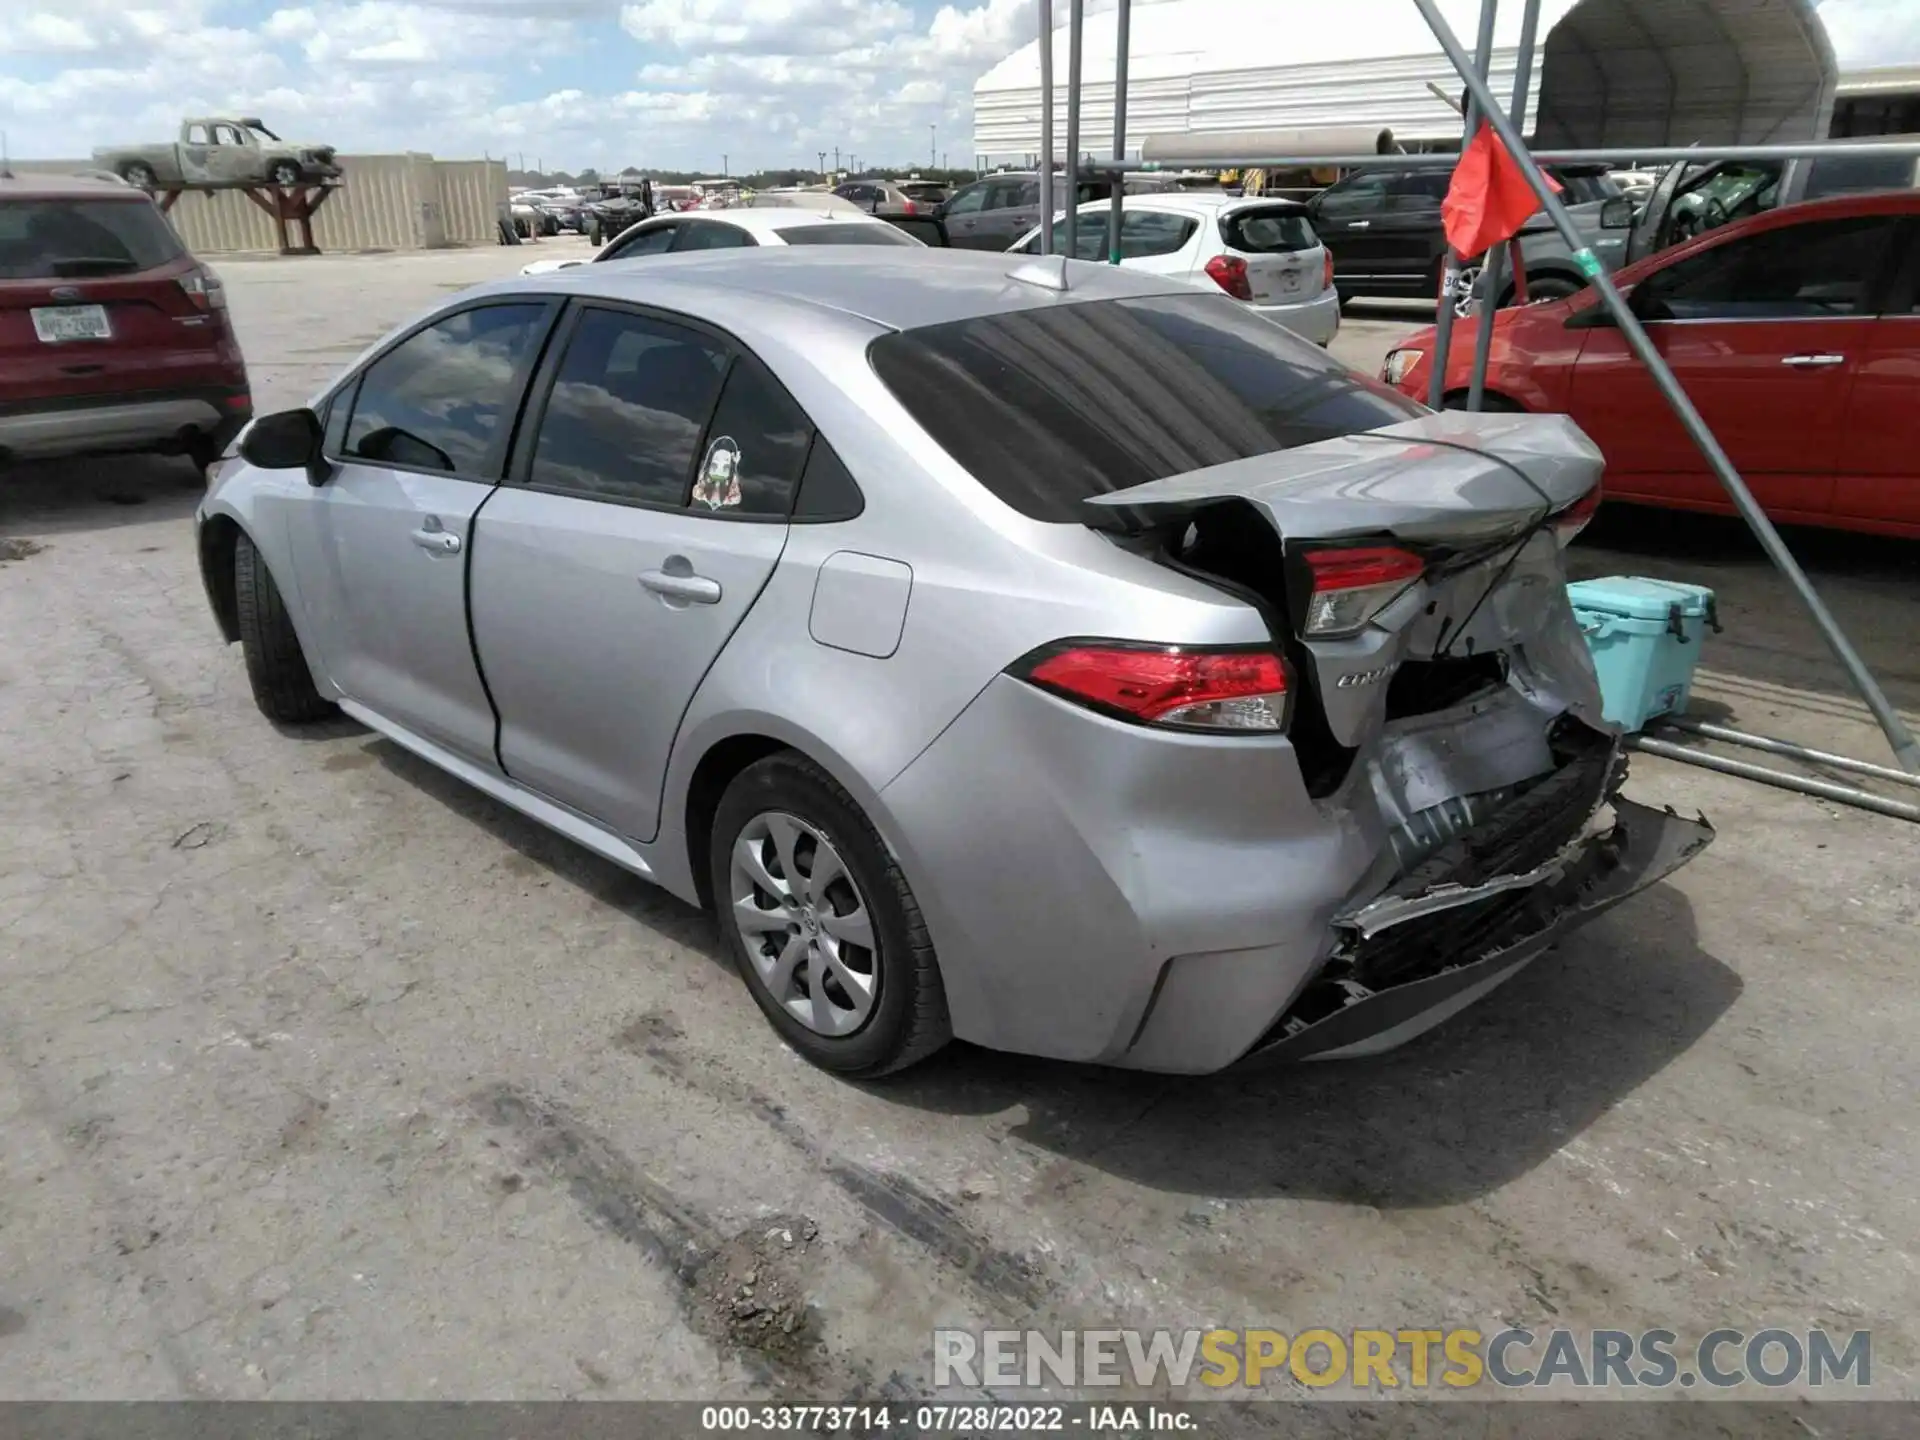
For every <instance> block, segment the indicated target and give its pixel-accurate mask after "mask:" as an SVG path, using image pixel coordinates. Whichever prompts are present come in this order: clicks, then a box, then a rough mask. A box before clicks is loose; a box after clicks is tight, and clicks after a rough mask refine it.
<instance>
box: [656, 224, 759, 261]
mask: <svg viewBox="0 0 1920 1440" xmlns="http://www.w3.org/2000/svg"><path fill="white" fill-rule="evenodd" d="M759 243H760V242H759V241H758V240H755V239H754V238H753V236H751V235H749V234H748V233H747V232H746V231H744V230H742V229H741V228H740V227H739V226H738V225H721V224H719V223H717V222H715V221H712V220H690V221H688V222H687V223H686V224H684V225H682V226H681V227H680V234H679V237H678V238H677V239H676V240H675V241H674V242H673V251H674V253H675V254H676V255H678V254H680V253H682V252H683V251H687V250H745V249H748V248H750V247H752V246H755V245H758V244H759Z"/></svg>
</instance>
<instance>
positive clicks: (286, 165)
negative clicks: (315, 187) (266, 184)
mask: <svg viewBox="0 0 1920 1440" xmlns="http://www.w3.org/2000/svg"><path fill="white" fill-rule="evenodd" d="M268 174H269V175H270V176H271V178H272V180H273V183H274V184H276V185H280V186H291V185H298V184H299V183H300V167H299V166H298V165H296V164H294V163H293V162H292V161H291V160H282V161H280V162H279V163H278V164H276V165H275V166H274V167H273V169H272V170H271V171H269V172H268Z"/></svg>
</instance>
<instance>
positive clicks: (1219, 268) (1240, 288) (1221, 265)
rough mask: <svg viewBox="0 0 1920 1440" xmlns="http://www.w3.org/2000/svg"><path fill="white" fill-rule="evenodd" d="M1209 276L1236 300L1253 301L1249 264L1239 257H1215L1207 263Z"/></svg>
mask: <svg viewBox="0 0 1920 1440" xmlns="http://www.w3.org/2000/svg"><path fill="white" fill-rule="evenodd" d="M1207 274H1209V275H1211V276H1212V277H1213V283H1214V284H1216V285H1218V286H1219V287H1220V288H1221V289H1222V290H1224V291H1226V292H1227V294H1229V295H1231V296H1232V297H1233V298H1234V299H1236V300H1251V299H1253V286H1252V285H1250V284H1249V283H1247V262H1246V261H1244V260H1242V259H1241V258H1240V257H1239V256H1238V255H1216V256H1214V257H1213V258H1212V259H1211V260H1209V261H1207Z"/></svg>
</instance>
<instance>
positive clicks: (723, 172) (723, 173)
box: [720, 150, 727, 180]
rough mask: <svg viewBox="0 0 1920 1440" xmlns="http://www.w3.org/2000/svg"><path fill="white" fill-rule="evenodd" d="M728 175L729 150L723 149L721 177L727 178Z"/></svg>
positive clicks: (721, 154)
mask: <svg viewBox="0 0 1920 1440" xmlns="http://www.w3.org/2000/svg"><path fill="white" fill-rule="evenodd" d="M726 177H727V152H726V151H724V150H722V151H721V152H720V178H721V179H723V180H724V179H726Z"/></svg>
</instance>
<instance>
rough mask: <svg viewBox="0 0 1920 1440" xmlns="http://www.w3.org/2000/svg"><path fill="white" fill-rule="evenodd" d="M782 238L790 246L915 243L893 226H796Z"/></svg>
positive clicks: (782, 234)
mask: <svg viewBox="0 0 1920 1440" xmlns="http://www.w3.org/2000/svg"><path fill="white" fill-rule="evenodd" d="M780 238H781V239H782V240H784V241H786V242H787V244H789V245H908V246H911V245H913V244H914V243H915V242H914V241H912V240H910V239H908V238H907V237H906V236H905V235H902V234H901V233H900V232H899V230H898V229H896V228H895V227H894V226H892V225H888V224H886V223H884V222H882V223H881V224H879V225H856V224H854V223H852V222H851V221H849V222H848V223H846V224H840V225H796V226H794V227H793V228H792V229H791V230H782V231H781V232H780Z"/></svg>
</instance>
